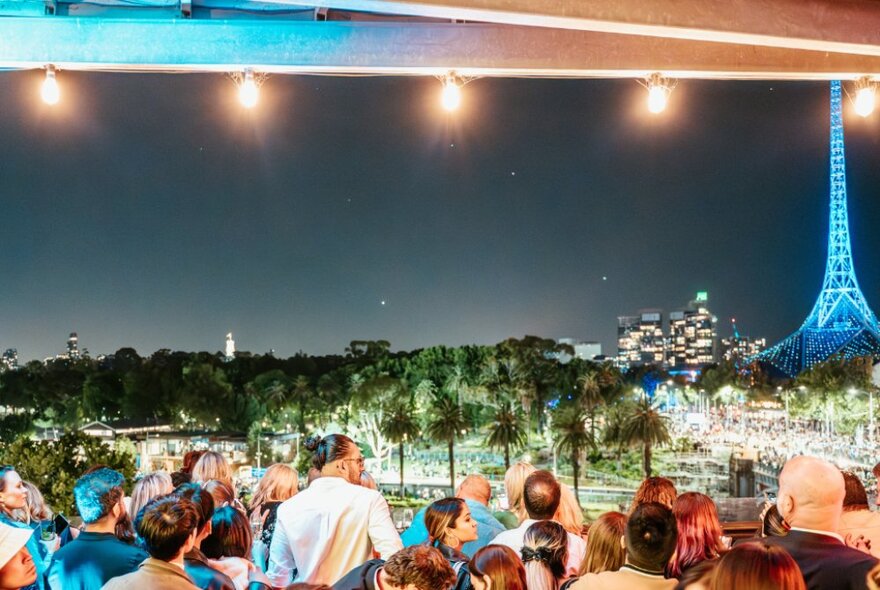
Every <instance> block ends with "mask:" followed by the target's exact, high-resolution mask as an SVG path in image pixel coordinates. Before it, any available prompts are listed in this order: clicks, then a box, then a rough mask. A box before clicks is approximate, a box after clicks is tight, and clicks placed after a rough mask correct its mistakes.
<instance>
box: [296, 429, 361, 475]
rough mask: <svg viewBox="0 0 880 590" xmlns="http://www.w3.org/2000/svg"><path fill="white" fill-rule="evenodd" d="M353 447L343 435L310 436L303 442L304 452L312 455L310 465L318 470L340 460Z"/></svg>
mask: <svg viewBox="0 0 880 590" xmlns="http://www.w3.org/2000/svg"><path fill="white" fill-rule="evenodd" d="M354 446H356V445H355V443H354V441H353V440H351V439H350V438H348V437H347V436H345V435H344V434H328V435H327V436H325V437H324V438H321V437H320V436H317V435H315V436H310V437H309V438H307V439H306V442H305V447H306V450H307V451H311V452H312V453H314V456H313V457H312V465H314V467H315V469H318V470H321V469H323V468H324V465H326V464H327V463H332V462H333V461H336V460H337V459H341V458H342V457H344V456H345V455H346V454H348V452H349V450H351V448H352V447H354Z"/></svg>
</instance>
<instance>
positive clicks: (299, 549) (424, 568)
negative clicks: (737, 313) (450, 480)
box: [0, 434, 880, 590]
mask: <svg viewBox="0 0 880 590" xmlns="http://www.w3.org/2000/svg"><path fill="white" fill-rule="evenodd" d="M307 447H308V448H309V450H311V451H312V452H313V468H312V470H311V471H310V473H309V477H308V486H307V487H305V489H303V490H302V491H299V481H298V477H297V474H296V472H295V471H294V470H293V469H292V468H291V467H289V466H287V465H283V464H276V465H273V466H271V467H270V468H269V469H268V470H267V471H266V473H265V475H264V476H263V477H262V479H261V480H260V481H259V483H258V485H257V488H256V489H255V490H254V493H253V494H252V496H251V498H250V500H249V502H247V505H245V503H243V502H242V499H241V498H239V497H237V495H236V491H235V487H234V485H233V480H232V475H231V471H230V468H229V465H228V463H227V461H226V460H225V459H224V457H223V456H221V455H220V454H218V453H214V452H191V453H189V454H188V455H187V457H186V458H185V461H184V466H183V468H182V469H181V470H180V471H178V472H174V473H171V474H168V473H164V472H156V473H152V474H148V475H145V476H144V477H142V478H141V479H139V480H138V481H137V482H136V483H135V485H134V488H133V490H132V493H131V495H130V497H129V496H126V494H125V492H124V487H125V480H124V478H123V476H122V475H121V474H120V473H119V472H117V471H114V470H112V469H109V468H107V467H104V466H100V465H97V466H94V467H93V468H91V469H89V470H88V471H87V472H86V473H84V474H82V476H81V477H80V478H79V479H78V480H77V481H76V484H75V487H74V490H73V491H74V498H75V502H76V506H77V510H78V512H79V515H80V517H81V518H82V521H83V526H82V527H81V529H79V528H75V527H72V526H69V527H66V528H65V529H64V530H63V531H59V532H60V533H61V534H59V535H57V537H55V538H54V539H53V538H46V536H45V535H43V534H42V533H43V531H44V530H45V528H44V526H43V524H44V523H45V522H46V521H48V520H50V519H51V518H52V514H51V511H50V510H49V508H48V507H47V506H46V505H45V502H43V500H42V496H41V495H40V492H39V490H38V489H36V488H35V487H34V486H31V485H29V484H28V482H26V481H23V480H22V478H21V477H20V475H19V474H18V473H17V472H16V471H15V468H14V467H13V466H5V467H2V468H0V590H12V589H16V590H18V589H22V588H24V589H27V590H31V589H36V590H46V589H50V590H60V589H64V590H67V589H70V590H99V589H101V588H104V589H106V590H129V589H132V590H138V589H144V590H147V589H149V590H154V589H155V590H193V589H197V588H201V589H210V590H272V589H285V590H606V589H622V590H628V589H632V590H640V589H644V590H653V589H656V590H673V589H676V590H679V589H681V590H685V589H687V590H728V589H731V590H733V589H735V590H765V589H767V590H769V589H771V588H773V589H782V590H805V589H810V590H850V589H852V590H855V589H871V590H880V565H878V555H880V512H876V511H873V510H871V506H870V505H869V503H868V496H867V493H866V490H865V487H864V486H863V484H862V482H861V480H860V478H859V477H858V476H857V475H855V474H853V473H850V472H842V471H840V470H839V469H838V468H837V467H835V466H834V465H832V464H831V463H829V462H827V461H825V460H824V459H820V458H817V457H810V456H799V457H796V458H792V459H790V460H788V461H787V462H786V463H785V465H784V467H783V468H782V471H781V473H780V486H779V495H778V500H777V502H776V503H775V504H772V505H770V504H768V506H767V507H766V509H765V511H764V514H763V515H762V523H761V526H759V527H758V530H757V531H756V532H755V535H754V537H751V538H748V539H738V540H737V542H733V541H732V539H731V538H729V537H726V536H724V532H723V529H722V526H721V523H720V522H719V519H718V513H717V510H716V507H715V503H714V501H713V500H712V498H710V497H709V496H706V495H704V494H701V493H697V492H685V493H681V494H679V493H678V491H677V490H676V489H675V486H674V484H673V483H672V482H671V481H670V480H668V479H666V478H662V477H651V478H648V479H646V480H645V481H644V482H643V483H642V485H641V486H640V488H639V490H638V491H637V493H636V494H635V497H634V500H633V503H632V505H631V506H630V508H629V510H628V511H627V513H625V514H624V513H622V512H608V513H606V514H603V515H601V516H600V517H599V518H598V519H597V520H596V521H595V522H593V523H591V524H589V526H586V525H585V523H584V520H583V513H582V512H581V510H580V508H579V506H578V502H577V499H576V498H575V496H574V494H573V493H572V492H571V490H570V488H568V486H565V485H561V484H560V483H559V481H557V479H556V478H555V477H554V475H553V474H552V473H550V472H548V471H544V470H539V469H536V468H535V467H533V466H532V465H529V464H528V463H523V462H520V463H516V464H514V465H513V466H511V467H510V469H509V470H508V472H507V474H506V476H505V480H504V487H505V493H506V494H507V499H508V507H507V509H506V510H505V511H504V512H503V513H497V512H495V513H493V512H492V511H491V510H490V509H489V505H490V502H491V499H492V498H491V496H492V489H491V487H490V485H489V482H488V481H487V480H486V479H485V478H483V477H481V476H479V475H469V476H468V477H466V478H465V479H464V481H463V482H462V483H461V485H460V486H459V487H458V489H457V490H456V491H455V495H454V496H453V497H448V498H442V499H439V500H437V501H435V502H433V503H431V504H430V505H428V506H427V507H425V508H424V509H423V510H421V511H419V513H418V514H416V515H415V518H414V519H413V522H412V525H411V526H410V527H409V528H408V529H407V530H405V531H403V532H402V534H401V533H399V532H398V531H397V529H396V528H395V526H394V524H393V521H392V518H391V512H390V509H389V506H388V503H387V502H386V501H385V499H384V497H383V496H382V495H381V493H380V492H379V491H378V490H376V489H375V485H374V482H371V480H370V479H369V478H365V477H364V474H365V471H364V457H363V455H362V454H361V451H360V449H359V447H358V446H357V445H356V444H355V443H354V441H352V440H351V439H350V438H348V437H346V436H344V435H341V434H333V435H329V436H327V437H325V438H320V437H315V438H312V439H310V440H309V441H308V445H307Z"/></svg>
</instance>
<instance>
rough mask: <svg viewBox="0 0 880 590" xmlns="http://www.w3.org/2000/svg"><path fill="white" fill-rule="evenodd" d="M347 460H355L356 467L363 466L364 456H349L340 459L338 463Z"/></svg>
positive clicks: (346, 461)
mask: <svg viewBox="0 0 880 590" xmlns="http://www.w3.org/2000/svg"><path fill="white" fill-rule="evenodd" d="M349 461H357V464H358V467H363V466H364V458H363V457H357V458H355V457H349V458H348V459H342V460H341V461H340V463H348V462H349Z"/></svg>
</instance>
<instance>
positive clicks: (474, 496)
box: [455, 474, 492, 506]
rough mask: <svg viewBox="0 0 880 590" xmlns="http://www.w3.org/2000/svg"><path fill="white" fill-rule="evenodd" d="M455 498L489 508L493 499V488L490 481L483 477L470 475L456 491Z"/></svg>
mask: <svg viewBox="0 0 880 590" xmlns="http://www.w3.org/2000/svg"><path fill="white" fill-rule="evenodd" d="M455 497H456V498H461V499H462V500H473V501H474V502H479V503H480V504H482V505H483V506H488V505H489V500H491V499H492V486H490V485H489V480H488V479H486V478H485V477H483V476H482V475H473V474H472V475H468V476H467V477H466V478H464V481H463V482H461V483H460V484H459V485H458V489H457V490H455Z"/></svg>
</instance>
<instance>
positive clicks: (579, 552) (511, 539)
mask: <svg viewBox="0 0 880 590" xmlns="http://www.w3.org/2000/svg"><path fill="white" fill-rule="evenodd" d="M536 522H538V521H537V520H532V519H531V518H527V519H525V520H524V521H523V522H522V524H521V525H519V527H518V528H515V529H510V530H509V531H504V532H503V533H499V534H498V536H497V537H495V538H494V539H492V542H491V543H489V544H490V545H505V546H507V547H510V548H511V549H513V552H514V553H516V554H517V556H518V557H520V558H522V554H521V553H520V552H521V550H522V546H523V539H524V538H525V536H526V531H527V530H528V529H529V527H530V526H532V525H533V524H535V523H536ZM554 522H556V521H554ZM560 526H561V525H560ZM565 534H566V535H568V560H567V561H566V562H565V575H566V577H571V576H577V575H578V572H579V571H580V569H581V562H582V561H583V560H584V555H585V554H586V553H587V542H586V541H584V540H583V539H582V538H581V537H579V536H577V535H573V534H571V533H569V532H568V531H566V532H565Z"/></svg>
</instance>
